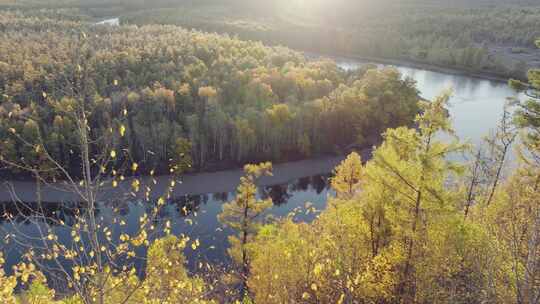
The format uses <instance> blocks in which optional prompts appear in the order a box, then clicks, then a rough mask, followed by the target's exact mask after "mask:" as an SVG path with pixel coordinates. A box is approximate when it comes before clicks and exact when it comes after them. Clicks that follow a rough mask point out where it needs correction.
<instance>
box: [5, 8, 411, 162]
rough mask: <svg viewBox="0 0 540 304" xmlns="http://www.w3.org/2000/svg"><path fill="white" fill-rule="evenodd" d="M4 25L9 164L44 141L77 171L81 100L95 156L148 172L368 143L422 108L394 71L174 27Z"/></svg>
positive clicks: (18, 21) (30, 20) (9, 16)
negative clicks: (354, 67) (110, 155)
mask: <svg viewBox="0 0 540 304" xmlns="http://www.w3.org/2000/svg"><path fill="white" fill-rule="evenodd" d="M0 28H1V29H2V32H1V34H0V35H1V40H2V49H1V50H0V141H1V142H2V144H3V147H4V149H3V150H4V151H3V156H4V157H5V158H6V159H10V160H12V161H13V162H17V160H19V159H25V160H31V159H34V160H35V162H40V161H42V160H43V156H40V155H39V152H36V148H35V146H36V145H43V147H44V148H45V149H44V151H45V150H47V151H49V152H50V157H52V158H54V159H55V160H57V161H58V162H60V163H61V164H62V165H64V166H65V167H66V168H78V166H77V163H78V162H79V161H80V159H79V158H78V157H77V155H78V154H79V153H78V152H79V151H78V150H77V143H78V138H77V136H76V135H75V134H74V133H73V132H72V131H71V130H73V128H75V126H77V121H76V118H75V117H74V115H75V114H76V112H77V111H78V110H79V109H80V107H84V112H85V113H84V115H85V116H86V119H87V120H88V128H89V129H90V130H91V132H90V133H91V134H90V135H91V137H92V138H95V139H99V142H96V145H94V146H93V147H92V149H91V150H92V151H91V153H93V154H94V156H93V157H94V158H97V156H95V155H98V154H99V153H101V152H102V150H103V149H100V147H111V146H115V147H122V148H123V149H127V150H128V151H129V152H130V153H129V154H130V155H129V157H130V159H131V160H133V161H135V162H137V163H138V164H139V165H140V166H141V167H146V168H156V169H159V168H163V167H167V164H168V160H171V159H174V158H175V155H176V154H180V153H187V154H189V155H190V156H191V159H192V160H193V163H192V165H193V167H195V168H198V169H205V168H207V167H208V166H210V167H212V164H216V163H219V164H220V165H221V166H223V164H242V163H245V162H247V161H257V160H272V161H282V160H291V159H299V158H305V157H308V156H312V155H320V154H324V153H334V152H340V151H345V150H346V149H347V147H349V146H351V145H356V146H368V147H369V146H370V145H371V144H373V143H375V142H376V141H377V138H378V137H379V134H380V133H381V132H382V131H383V130H385V129H386V128H388V127H395V126H399V125H403V124H405V125H407V124H411V123H412V120H413V118H414V115H415V114H416V113H417V112H418V109H417V106H416V101H417V99H418V93H417V91H416V88H415V87H414V83H413V82H412V81H411V80H407V79H405V80H402V79H401V76H400V74H399V73H398V72H397V71H396V70H393V69H390V68H389V69H384V70H369V67H367V68H366V69H364V70H362V71H357V72H352V73H348V72H345V71H343V70H341V69H340V68H338V67H337V66H336V64H335V63H333V62H331V61H318V62H311V61H308V60H307V59H306V58H305V57H304V56H303V55H301V54H300V53H296V52H293V51H291V50H288V49H285V48H270V47H265V46H263V45H262V44H260V43H255V42H244V41H240V40H237V39H233V38H230V37H227V36H219V35H215V34H204V33H200V32H192V31H187V30H184V29H181V28H178V27H175V26H145V27H141V28H137V27H122V28H119V29H115V28H114V29H111V28H106V27H98V26H95V27H86V26H83V25H82V24H81V23H78V22H75V21H56V19H49V18H38V19H36V17H25V16H22V15H21V14H20V13H4V14H2V15H1V16H0ZM86 33H88V34H86ZM77 97H81V98H83V99H84V105H80V107H79V105H77V104H74V103H75V99H76V98H77ZM112 129H114V130H115V132H111V131H110V130H112ZM116 130H121V132H118V131H116ZM119 150H120V149H119ZM119 158H120V157H119ZM119 161H121V159H120V160H119Z"/></svg>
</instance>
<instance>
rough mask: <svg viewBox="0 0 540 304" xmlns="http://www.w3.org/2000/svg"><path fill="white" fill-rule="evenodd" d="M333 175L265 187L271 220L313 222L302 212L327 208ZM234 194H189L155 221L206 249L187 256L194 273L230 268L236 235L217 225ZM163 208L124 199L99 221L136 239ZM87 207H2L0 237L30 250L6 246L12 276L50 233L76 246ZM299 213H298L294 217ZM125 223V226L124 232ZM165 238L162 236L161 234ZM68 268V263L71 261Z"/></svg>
mask: <svg viewBox="0 0 540 304" xmlns="http://www.w3.org/2000/svg"><path fill="white" fill-rule="evenodd" d="M328 178H329V175H316V176H310V177H303V178H299V179H296V180H294V181H292V182H289V183H282V184H278V185H271V186H263V187H260V188H259V197H261V198H265V199H266V198H271V199H272V201H273V202H274V208H272V209H271V210H270V211H269V212H268V215H271V216H275V217H284V216H291V217H292V218H293V219H294V220H296V221H312V220H313V219H314V218H315V216H316V214H315V213H309V214H308V213H307V212H305V213H302V211H301V210H302V208H303V206H304V204H305V202H308V201H309V202H311V203H312V204H313V205H314V206H315V207H316V208H317V209H319V210H321V209H323V208H324V207H325V204H326V200H327V196H328V195H330V192H331V191H330V190H329V185H328ZM234 197H235V193H234V192H218V193H208V194H199V195H184V196H181V197H178V198H174V199H171V200H169V201H167V202H166V204H165V206H164V207H163V208H161V209H160V211H159V212H158V213H157V215H156V218H155V219H153V221H154V223H155V224H156V225H159V224H160V223H164V222H166V221H170V222H171V230H172V233H173V234H174V235H177V236H180V235H185V236H189V237H190V239H192V240H195V239H198V240H200V243H201V246H200V248H198V249H197V250H192V249H191V248H190V247H189V246H188V248H186V249H185V251H184V254H185V256H186V258H187V262H188V268H189V269H190V270H192V271H195V270H196V268H197V267H198V265H200V263H201V262H208V263H212V264H215V265H221V266H226V265H227V264H228V263H229V262H230V261H229V260H228V257H227V254H226V251H227V248H228V243H227V237H228V236H229V235H230V234H231V233H232V231H231V230H229V229H226V228H224V227H223V226H222V225H221V223H219V221H218V220H217V216H218V214H219V213H220V212H221V210H222V205H223V204H224V203H225V202H228V201H230V200H232V199H234ZM156 205H157V201H156V200H154V201H151V202H146V201H142V200H119V199H114V200H110V201H103V202H100V203H99V204H98V206H97V208H96V210H95V215H96V218H97V219H98V220H99V221H100V223H102V224H103V225H110V226H111V230H112V231H113V235H115V236H119V234H120V233H121V231H122V233H128V234H130V235H133V234H135V233H136V232H137V230H138V229H139V219H140V217H141V216H143V215H144V214H150V213H151V212H152V210H153V209H154V208H155V206H156ZM86 210H87V209H86V208H85V206H84V205H83V204H81V203H72V202H43V203H42V204H41V206H38V205H37V203H27V202H17V203H16V202H13V201H8V202H1V203H0V214H1V216H0V238H1V239H3V238H4V237H5V236H6V235H9V234H13V235H24V236H25V238H26V242H24V246H22V245H21V244H16V243H15V242H2V243H0V251H3V252H4V253H5V258H6V265H5V269H6V271H8V272H9V271H10V269H11V268H12V266H13V265H15V264H16V263H18V262H19V261H20V259H21V255H22V254H23V253H24V252H25V250H27V248H28V246H29V245H32V244H36V247H38V246H39V244H40V241H41V240H42V238H43V237H44V234H43V231H44V229H45V230H46V229H48V228H51V231H52V232H53V233H55V234H57V235H58V238H59V242H60V243H62V244H66V246H70V245H71V244H72V242H73V240H72V239H73V237H72V236H71V234H70V233H71V227H72V226H73V225H74V224H75V223H76V217H77V216H79V215H81V214H84V212H86ZM293 213H294V214H293ZM119 222H124V223H125V226H124V227H122V229H120V227H118V223H119ZM161 236H162V235H161ZM157 237H160V234H156V235H154V236H150V237H149V238H150V240H152V239H155V238H157ZM146 250H147V248H144V247H142V248H139V252H137V256H143V257H144V256H146ZM66 263H67V262H66ZM134 265H135V267H136V268H137V269H138V271H139V272H140V273H142V269H144V265H145V261H144V259H141V260H140V261H135V262H134Z"/></svg>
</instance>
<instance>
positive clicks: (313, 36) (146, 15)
mask: <svg viewBox="0 0 540 304" xmlns="http://www.w3.org/2000/svg"><path fill="white" fill-rule="evenodd" d="M4 2H5V3H4V4H2V3H1V1H0V8H4V9H7V10H20V9H22V10H25V11H26V12H27V13H30V14H43V13H47V14H53V15H56V16H62V18H63V19H77V20H81V21H85V22H91V21H93V20H94V21H95V20H99V18H105V17H111V16H116V17H121V21H122V22H123V23H127V24H138V25H143V24H175V25H180V26H183V27H186V28H196V29H200V30H204V31H209V32H218V33H228V34H231V35H238V36H239V37H240V38H243V39H252V40H255V41H263V42H265V43H267V44H272V45H286V46H288V47H292V48H296V49H299V50H304V51H311V52H317V53H325V54H326V55H347V56H358V57H362V58H366V59H372V60H395V61H404V62H408V63H410V64H418V65H423V66H431V68H452V69H456V70H459V71H462V72H466V73H471V74H476V75H484V76H486V75H491V76H495V77H497V76H498V77H505V78H508V77H510V76H511V77H514V78H520V79H524V78H525V74H526V71H527V69H528V68H532V67H538V66H539V65H540V52H539V51H538V50H536V49H535V48H534V41H535V39H536V37H538V36H539V35H540V30H538V29H539V28H540V27H539V25H540V19H539V17H538V16H539V12H540V11H539V10H540V6H539V5H538V3H537V2H536V1H530V0H514V1H500V0H475V1H463V0H462V1H451V2H448V1H442V0H428V1H420V0H414V1H396V0H383V1H349V0H340V1H325V0H315V1H285V0H278V1H268V2H266V3H261V2H260V1H251V0H202V1H193V0H156V1H152V2H151V3H150V2H148V1H142V0H141V1H124V0H90V1H81V0H65V1H54V0H48V1H34V0H28V1H24V2H21V1H15V0H5V1H4Z"/></svg>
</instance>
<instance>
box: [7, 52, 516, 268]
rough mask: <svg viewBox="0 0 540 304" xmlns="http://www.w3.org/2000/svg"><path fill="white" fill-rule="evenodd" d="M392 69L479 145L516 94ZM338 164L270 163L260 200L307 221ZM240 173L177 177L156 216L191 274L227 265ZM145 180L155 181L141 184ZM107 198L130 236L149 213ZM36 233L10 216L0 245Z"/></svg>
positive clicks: (53, 207) (51, 198)
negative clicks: (441, 98)
mask: <svg viewBox="0 0 540 304" xmlns="http://www.w3.org/2000/svg"><path fill="white" fill-rule="evenodd" d="M334 59H335V60H336V62H338V64H339V65H340V66H341V67H342V68H344V69H353V68H356V67H358V66H360V65H362V64H364V63H363V62H361V61H357V60H352V59H346V58H334ZM397 68H398V69H399V71H400V72H401V73H402V74H403V75H404V77H411V78H413V79H415V80H416V82H417V86H418V89H419V91H420V92H421V95H422V96H423V97H424V98H427V99H431V98H433V97H435V96H436V95H437V94H439V93H440V92H441V91H442V90H444V89H448V88H453V90H454V95H453V97H452V99H451V108H450V115H451V117H452V121H453V124H454V128H455V130H456V134H457V135H458V136H459V137H460V138H461V139H464V140H468V141H470V142H471V143H473V144H476V145H478V144H480V143H481V140H482V137H483V136H485V135H486V134H488V133H489V132H490V130H493V129H494V128H495V126H496V124H497V121H498V120H499V118H500V116H501V114H502V111H503V105H504V103H505V101H506V100H507V98H508V97H517V95H516V94H515V93H514V92H513V91H512V90H511V89H510V88H509V87H508V86H507V85H506V84H505V83H501V82H494V81H490V80H483V79H477V78H471V77H467V76H459V75H450V74H444V73H439V72H433V71H427V70H423V69H415V68H409V67H399V66H398V67H397ZM341 159H342V158H341V157H330V158H329V157H327V158H318V159H312V160H306V161H300V162H294V163H285V164H280V165H276V167H275V171H274V176H273V177H272V178H267V179H265V180H263V181H262V185H261V189H260V195H261V196H262V197H271V198H272V199H273V200H274V203H275V206H274V207H273V208H272V210H271V212H270V213H271V214H272V215H275V216H287V215H288V214H291V216H294V218H295V219H296V220H301V221H309V220H312V219H313V218H314V217H315V216H316V214H317V213H318V212H319V211H320V210H322V209H323V208H324V207H325V205H326V201H327V197H328V196H329V195H332V192H331V190H329V187H328V177H329V173H330V172H331V171H332V168H333V167H334V166H335V165H336V164H337V163H339V162H340V161H341ZM241 174H242V172H241V171H240V170H230V171H224V172H216V173H202V174H196V175H190V176H186V177H184V178H183V179H182V180H178V183H177V186H176V187H175V191H174V193H173V195H172V197H171V199H170V200H169V201H168V202H167V204H166V207H165V209H164V210H163V212H161V213H160V214H159V217H160V219H162V220H165V219H167V220H171V222H172V230H173V233H174V234H177V235H180V234H187V235H189V236H190V237H191V238H192V239H196V238H197V239H199V240H200V243H201V246H200V248H199V249H197V250H191V248H187V249H186V251H185V254H186V257H187V259H188V264H189V266H190V268H191V269H194V268H195V267H196V265H198V263H199V262H200V261H203V260H205V261H211V262H214V263H223V264H226V263H227V257H226V254H225V252H226V248H227V237H226V236H227V235H228V234H230V231H228V230H226V229H222V227H221V225H220V224H219V222H218V221H217V215H218V214H219V213H220V212H221V208H222V207H221V206H222V203H223V202H226V201H228V200H230V199H231V198H232V197H234V190H235V187H236V185H237V183H238V181H239V178H240V176H241ZM144 182H146V183H153V182H154V181H153V180H151V179H147V180H145V181H144ZM169 182H170V178H168V177H160V178H157V180H156V185H155V187H154V189H155V190H154V191H153V192H152V194H151V196H152V197H151V198H152V199H153V200H157V197H158V196H159V195H160V194H159V193H162V192H161V190H163V189H164V187H166V185H167V184H168V183H169ZM127 185H129V181H126V184H125V185H120V187H122V186H125V187H128V186H127ZM34 193H35V191H34V185H33V184H32V183H4V184H0V201H4V202H10V201H12V200H13V199H14V198H18V199H20V200H22V201H26V202H31V201H33V200H35V198H34ZM112 196H113V192H110V193H108V192H107V190H105V191H104V194H103V197H107V198H108V203H104V204H102V205H101V207H100V210H99V214H100V215H101V216H102V217H104V218H106V217H111V215H112V214H113V209H115V210H116V212H117V213H116V214H118V216H120V217H122V218H123V219H124V220H125V221H126V222H127V229H128V231H135V229H136V226H137V225H138V218H139V216H141V215H142V214H143V213H144V212H145V211H146V210H147V209H149V208H150V206H149V204H148V203H144V202H143V200H142V199H141V198H139V197H113V199H112V200H111V197H112ZM43 197H44V198H43V200H44V201H46V202H51V204H50V205H48V206H47V208H46V209H47V210H46V212H47V213H48V214H49V215H50V216H52V217H55V218H58V219H62V220H63V221H65V222H69V219H70V218H71V216H72V214H73V209H71V208H75V207H74V206H73V205H69V206H71V208H68V207H65V206H66V205H64V207H62V206H59V204H57V203H58V202H69V201H73V200H74V198H73V196H72V195H70V194H69V192H65V191H63V190H62V189H56V188H45V189H44V194H43ZM111 201H112V202H111ZM0 206H2V205H0ZM3 206H4V208H8V209H11V210H12V211H13V210H14V208H15V207H14V204H13V203H4V204H3ZM0 208H1V207H0ZM0 213H1V209H0ZM38 228H39V227H38V226H37V225H35V224H33V223H30V222H28V221H25V220H24V219H23V217H15V219H14V220H13V221H7V220H5V219H4V220H2V219H0V240H1V239H2V236H3V234H6V233H16V234H19V233H24V234H26V235H29V236H33V237H39V233H38V231H39V229H38ZM57 233H58V234H59V236H60V239H61V240H65V241H69V239H70V238H71V237H70V234H69V231H67V229H65V228H60V227H58V228H57ZM0 250H3V251H5V253H6V261H7V265H6V266H7V267H8V268H7V269H10V268H11V265H13V264H14V263H16V262H17V261H18V260H19V258H20V256H21V248H20V247H19V246H15V245H11V244H5V243H0Z"/></svg>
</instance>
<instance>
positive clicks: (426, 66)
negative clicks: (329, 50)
mask: <svg viewBox="0 0 540 304" xmlns="http://www.w3.org/2000/svg"><path fill="white" fill-rule="evenodd" d="M299 51H300V50H299ZM300 52H303V53H304V54H306V55H307V57H308V58H313V59H316V58H329V59H332V60H334V61H340V60H351V61H360V62H365V63H366V64H369V63H374V64H382V65H392V66H402V67H408V68H414V69H421V70H426V71H431V72H437V73H444V74H450V75H456V76H467V77H471V78H476V79H481V80H489V81H494V82H499V83H508V80H509V79H510V78H511V77H507V76H504V75H499V74H496V73H491V72H481V73H480V72H471V71H466V70H462V69H459V68H455V67H446V66H441V65H436V64H431V63H424V62H420V61H414V60H410V59H388V58H381V57H369V56H361V55H353V54H324V53H315V52H310V51H300ZM521 80H525V79H521Z"/></svg>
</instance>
